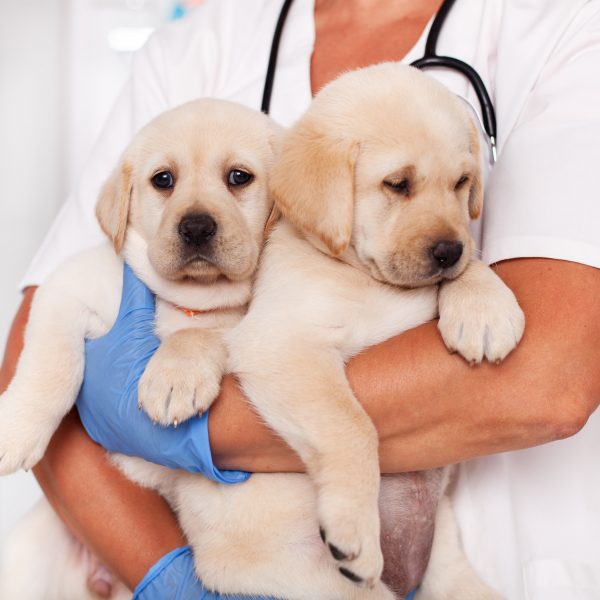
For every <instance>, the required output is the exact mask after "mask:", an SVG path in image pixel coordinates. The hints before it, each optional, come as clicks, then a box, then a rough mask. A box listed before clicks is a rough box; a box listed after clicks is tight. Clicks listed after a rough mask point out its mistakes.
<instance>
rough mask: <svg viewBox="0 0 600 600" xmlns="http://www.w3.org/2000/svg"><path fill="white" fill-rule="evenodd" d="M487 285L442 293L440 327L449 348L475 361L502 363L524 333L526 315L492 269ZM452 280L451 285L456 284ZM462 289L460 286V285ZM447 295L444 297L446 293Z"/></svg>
mask: <svg viewBox="0 0 600 600" xmlns="http://www.w3.org/2000/svg"><path fill="white" fill-rule="evenodd" d="M490 274H491V276H492V277H493V278H488V279H487V280H486V281H485V285H482V286H477V285H474V286H471V287H470V288H469V289H468V292H467V293H461V292H459V291H457V289H454V290H450V291H445V290H444V291H443V292H441V293H440V320H439V323H438V328H439V330H440V333H441V334H442V337H443V338H444V342H445V344H446V346H447V347H448V349H449V350H450V351H452V352H459V353H460V354H462V356H464V358H465V359H466V360H467V361H468V362H469V363H472V364H477V363H480V362H481V361H482V360H483V358H484V357H485V358H487V360H489V361H490V362H496V363H498V362H500V361H502V360H504V358H506V356H507V355H508V354H509V352H511V351H512V350H513V349H514V348H515V346H516V345H517V344H518V343H519V341H520V340H521V337H522V336H523V330H524V328H525V315H524V314H523V311H522V310H521V307H520V306H519V304H518V302H517V299H516V298H515V296H514V294H513V293H512V291H511V290H510V289H509V288H508V287H507V286H506V285H505V284H504V283H503V282H502V280H501V279H500V278H498V277H497V276H496V275H495V274H494V273H493V272H491V271H490ZM452 284H453V283H451V284H450V285H452ZM458 289H460V288H458ZM441 294H446V295H445V297H443V301H442V295H441Z"/></svg>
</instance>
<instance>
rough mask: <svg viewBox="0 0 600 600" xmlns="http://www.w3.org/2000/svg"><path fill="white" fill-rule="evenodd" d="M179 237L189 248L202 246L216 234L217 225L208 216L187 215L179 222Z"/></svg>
mask: <svg viewBox="0 0 600 600" xmlns="http://www.w3.org/2000/svg"><path fill="white" fill-rule="evenodd" d="M178 230H179V237H180V238H181V239H182V240H183V241H184V243H186V244H189V245H190V246H202V244H206V242H208V241H210V240H211V239H212V238H213V237H214V235H215V233H217V223H216V221H215V220H214V219H213V218H212V217H211V216H210V215H208V214H205V213H204V214H201V215H187V216H185V217H183V219H181V221H179V228H178Z"/></svg>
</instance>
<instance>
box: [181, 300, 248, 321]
mask: <svg viewBox="0 0 600 600" xmlns="http://www.w3.org/2000/svg"><path fill="white" fill-rule="evenodd" d="M173 306H174V307H175V308H176V309H177V310H180V311H181V312H182V313H183V314H184V315H185V316H186V317H191V318H192V319H193V318H194V317H198V316H200V315H208V314H210V313H217V312H218V313H224V312H238V311H239V310H243V309H244V308H245V307H246V306H247V304H244V305H242V306H215V308H207V309H206V310H201V309H196V308H187V307H186V306H179V305H178V304H173Z"/></svg>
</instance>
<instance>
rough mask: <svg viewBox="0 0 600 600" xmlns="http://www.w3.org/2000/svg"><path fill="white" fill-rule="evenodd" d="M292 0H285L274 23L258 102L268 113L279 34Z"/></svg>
mask: <svg viewBox="0 0 600 600" xmlns="http://www.w3.org/2000/svg"><path fill="white" fill-rule="evenodd" d="M292 2H293V0H285V2H284V3H283V6H282V7H281V12H280V13H279V18H278V19H277V25H275V32H274V33H273V41H272V42H271V52H270V53H269V64H268V66H267V75H266V77H265V86H264V88H263V96H262V101H261V103H260V110H261V111H262V112H264V113H265V115H268V114H269V110H270V109H271V95H272V93H273V83H274V81H275V68H276V67H277V54H278V52H279V43H280V41H281V34H282V33H283V26H284V25H285V21H286V19H287V16H288V12H289V11H290V6H291V5H292Z"/></svg>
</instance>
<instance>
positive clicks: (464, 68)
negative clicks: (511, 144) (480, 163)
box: [411, 55, 497, 162]
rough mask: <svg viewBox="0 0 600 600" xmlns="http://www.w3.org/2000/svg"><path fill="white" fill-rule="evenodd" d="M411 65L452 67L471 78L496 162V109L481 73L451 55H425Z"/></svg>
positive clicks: (419, 67)
mask: <svg viewBox="0 0 600 600" xmlns="http://www.w3.org/2000/svg"><path fill="white" fill-rule="evenodd" d="M411 65H412V66H413V67H416V68H417V69H430V68H435V67H438V68H439V67H441V68H445V69H452V70H454V71H458V72H459V73H462V74H463V75H464V76H465V77H466V78H467V79H468V80H469V83H470V84H471V85H472V86H473V89H474V90H475V94H477V99H478V100H479V105H480V106H481V122H482V125H483V128H484V130H485V132H486V134H487V136H488V138H489V140H490V146H491V149H492V159H493V161H494V162H496V158H497V149H496V112H495V111H494V105H493V104H492V100H491V98H490V95H489V94H488V91H487V90H486V88H485V84H484V83H483V80H482V79H481V77H480V76H479V73H477V71H476V70H475V69H474V68H473V67H472V66H471V65H468V64H467V63H466V62H463V61H462V60H459V59H458V58H452V57H450V56H437V55H435V56H424V57H423V58H419V59H418V60H415V61H414V62H412V63H411Z"/></svg>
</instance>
